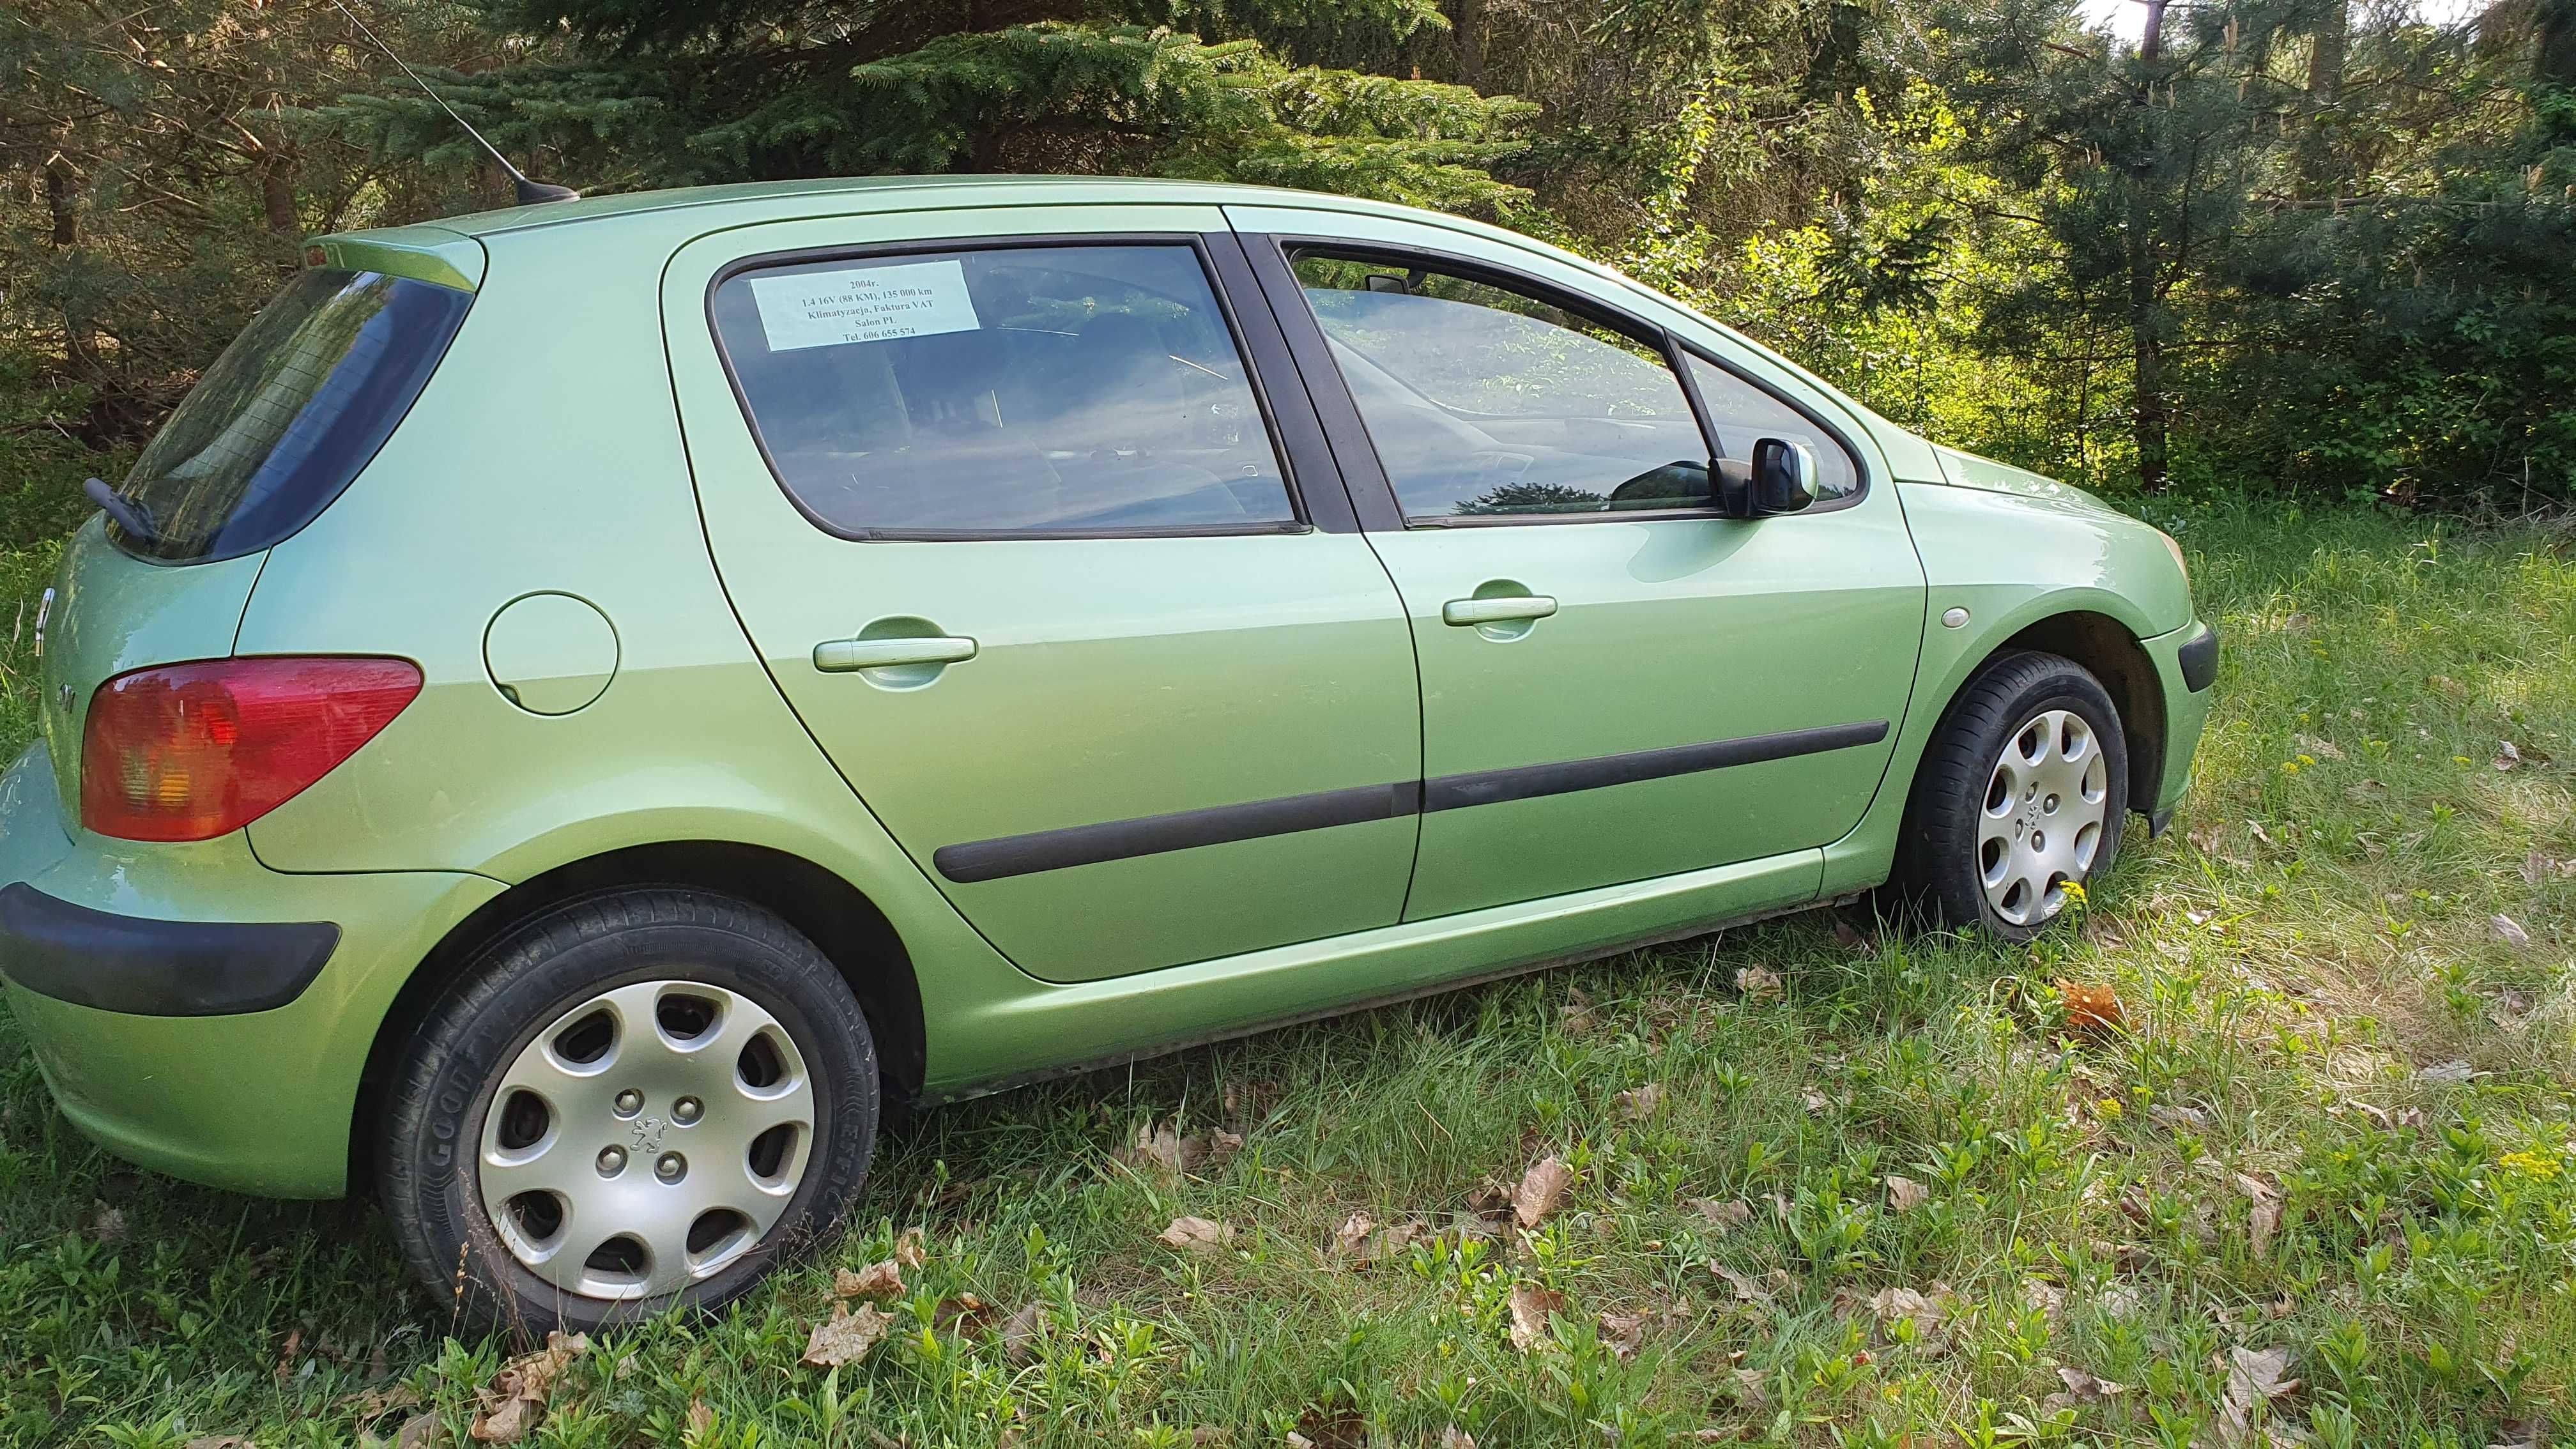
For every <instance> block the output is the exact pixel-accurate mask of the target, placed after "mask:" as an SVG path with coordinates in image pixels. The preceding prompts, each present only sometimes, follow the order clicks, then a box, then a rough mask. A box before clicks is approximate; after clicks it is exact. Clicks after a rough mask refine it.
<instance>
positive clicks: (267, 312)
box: [116, 267, 474, 562]
mask: <svg viewBox="0 0 2576 1449" xmlns="http://www.w3.org/2000/svg"><path fill="white" fill-rule="evenodd" d="M473 300H474V297H473V294H472V293H469V292H461V291H458V290H457V289H455V288H453V287H442V286H438V285H436V284H434V283H430V282H419V281H413V280H411V279H409V278H405V277H391V276H386V275H384V274H383V273H381V272H353V271H346V270H342V269H340V268H336V267H316V268H313V269H311V270H309V271H305V272H299V273H297V274H296V277H295V280H294V281H291V282H289V283H287V284H286V289H285V290H284V291H282V292H280V293H278V295H277V298H276V300H274V301H272V302H270V303H269V304H268V305H267V306H266V307H265V308H262V309H261V311H260V314H259V315H258V316H257V317H254V318H252V319H251V323H250V325H249V326H248V327H246V328H243V329H242V334H241V335H240V336H239V337H236V338H234V339H233V344H232V346H230V347H227V348H225V349H224V352H223V355H222V356H221V357H218V358H216V359H215V363H214V366H212V367H209V368H207V369H206V371H205V375H204V376H203V377H200V378H199V379H198V380H197V385H196V387H195V388H193V389H192V390H190V392H189V393H188V396H187V399H186V400H185V401H183V402H181V403H180V404H179V407H178V410H177V411H176V412H173V413H172V414H170V420H169V421H168V422H167V423H164V424H162V427H161V431H160V432H159V433H157V434H155V435H154V437H153V439H152V441H151V443H150V444H148V445H147V446H146V447H145V448H144V449H143V454H142V456H141V457H139V458H137V459H135V462H134V471H133V472H132V473H130V474H128V475H126V479H125V482H124V483H123V484H121V485H119V487H118V488H117V490H116V491H117V494H118V496H120V497H121V498H123V499H124V500H125V502H126V504H127V505H128V506H129V507H130V508H131V509H132V510H133V512H134V513H135V515H136V516H137V518H138V519H139V520H140V521H141V522H143V523H146V524H148V525H149V526H150V529H151V531H150V533H149V534H148V535H138V534H135V533H131V532H127V531H125V530H123V529H121V528H120V529H119V530H118V533H117V540H118V542H120V543H122V544H123V545H124V546H125V547H127V548H129V549H132V550H133V551H135V552H137V553H141V554H144V555H147V556H149V557H152V558H158V559H163V560H167V561H170V562H195V561H199V560H205V559H217V558H233V557H236V556H238V555H241V554H245V553H253V552H256V551H258V550H260V549H263V548H267V547H268V546H269V545H271V544H273V543H276V542H278V541H279V540H280V539H283V538H285V537H286V536H287V535H289V534H291V533H293V532H295V531H296V530H297V529H299V528H302V527H303V526H304V525H305V524H307V523H309V522H311V521H312V519H313V517H314V515H316V514H318V513H320V512H321V511H322V510H323V509H324V508H327V507H329V506H330V504H331V501H332V500H333V499H335V498H337V497H339V496H340V492H341V490H342V489H344V488H346V487H347V486H348V485H349V480H350V479H352V478H355V477H356V476H358V470H359V469H361V468H364V467H365V466H366V465H367V461H368V460H369V459H371V458H373V457H374V456H375V455H376V450H377V449H378V448H380V447H382V446H384V441H385V439H386V438H388V437H390V436H392V434H393V430H394V425H395V424H396V423H399V422H401V421H402V419H403V415H404V414H405V413H406V412H408V411H410V409H411V405H412V403H413V402H414V401H415V400H416V399H417V398H419V396H420V391H421V389H422V388H423V387H425V386H427V385H428V383H429V377H430V374H431V373H432V372H434V371H436V370H437V367H438V361H439V359H440V358H441V357H443V356H445V355H446V352H447V344H448V342H449V340H450V339H452V338H453V337H455V335H456V329H457V327H458V326H459V325H460V324H461V323H463V322H464V320H465V310H466V308H467V307H468V306H469V305H470V304H471V303H472V302H473Z"/></svg>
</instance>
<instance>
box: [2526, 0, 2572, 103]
mask: <svg viewBox="0 0 2576 1449" xmlns="http://www.w3.org/2000/svg"><path fill="white" fill-rule="evenodd" d="M2537 9H2538V11H2539V21H2540V25H2539V30H2540V53H2539V54H2538V55H2536V56H2534V57H2533V58H2532V67H2531V68H2532V75H2533V78H2534V79H2536V80H2540V81H2544V82H2546V83H2548V84H2551V85H2561V86H2576V0H2540V4H2539V6H2538V7H2537Z"/></svg>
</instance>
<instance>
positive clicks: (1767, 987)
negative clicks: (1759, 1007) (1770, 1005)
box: [1735, 966, 1781, 1001]
mask: <svg viewBox="0 0 2576 1449" xmlns="http://www.w3.org/2000/svg"><path fill="white" fill-rule="evenodd" d="M1735 989H1736V991H1737V992H1738V993H1740V994H1741V995H1742V996H1743V997H1744V999H1745V1000H1747V1001H1777V1000H1779V999H1780V995H1781V987H1780V973H1779V972H1777V971H1766V970H1764V969H1763V968H1762V967H1759V966H1739V967H1737V968H1736V971H1735Z"/></svg>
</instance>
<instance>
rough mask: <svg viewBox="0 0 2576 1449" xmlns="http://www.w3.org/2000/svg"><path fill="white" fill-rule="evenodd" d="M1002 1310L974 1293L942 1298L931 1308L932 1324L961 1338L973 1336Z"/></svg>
mask: <svg viewBox="0 0 2576 1449" xmlns="http://www.w3.org/2000/svg"><path fill="white" fill-rule="evenodd" d="M1000 1312H1001V1310H1000V1309H998V1308H995V1307H994V1306H993V1305H992V1304H990V1303H987V1302H985V1301H984V1300H983V1299H981V1298H978V1297H976V1296H975V1295H974V1294H972V1293H960V1294H958V1295H957V1296H956V1297H954V1298H942V1299H940V1300H939V1305H938V1306H937V1307H935V1308H933V1309H931V1310H930V1326H931V1327H933V1328H936V1329H940V1330H942V1331H944V1332H948V1333H954V1334H956V1335H958V1336H959V1337H961V1338H972V1337H975V1336H976V1335H978V1334H981V1333H982V1332H983V1331H984V1327H985V1325H987V1324H989V1323H991V1322H992V1321H993V1318H994V1316H995V1315H996V1314H998V1313H1000Z"/></svg>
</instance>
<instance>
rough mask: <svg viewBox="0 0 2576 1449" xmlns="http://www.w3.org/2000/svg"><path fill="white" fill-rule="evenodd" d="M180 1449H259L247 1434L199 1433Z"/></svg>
mask: <svg viewBox="0 0 2576 1449" xmlns="http://www.w3.org/2000/svg"><path fill="white" fill-rule="evenodd" d="M182 1449H259V1446H258V1445H256V1444H254V1443H252V1442H251V1440H250V1436H249V1435H247V1434H200V1435H198V1436H197V1437H196V1438H194V1439H191V1440H189V1441H188V1442H187V1443H186V1444H185V1445H183V1446H182Z"/></svg>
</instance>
